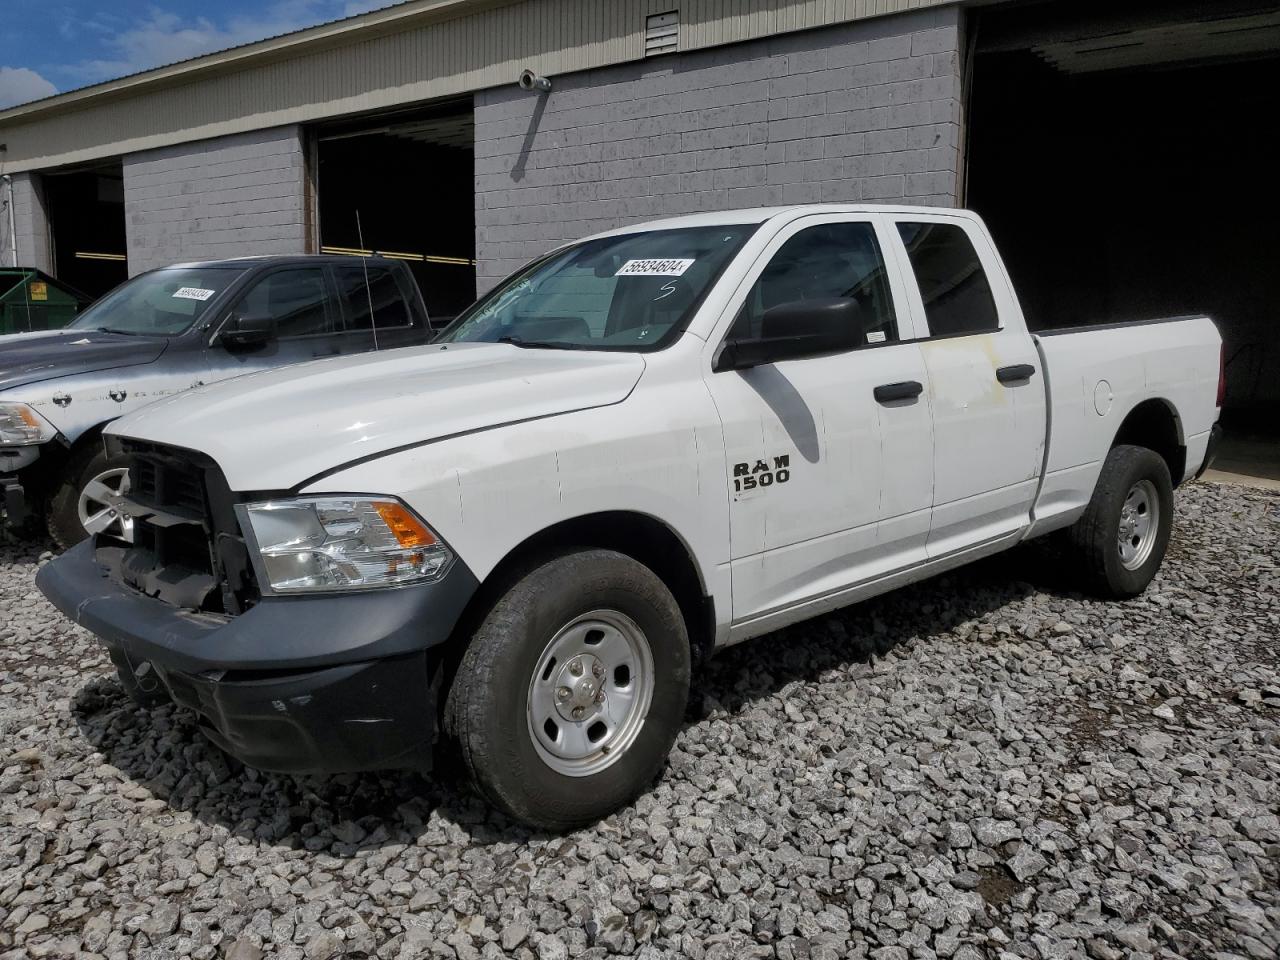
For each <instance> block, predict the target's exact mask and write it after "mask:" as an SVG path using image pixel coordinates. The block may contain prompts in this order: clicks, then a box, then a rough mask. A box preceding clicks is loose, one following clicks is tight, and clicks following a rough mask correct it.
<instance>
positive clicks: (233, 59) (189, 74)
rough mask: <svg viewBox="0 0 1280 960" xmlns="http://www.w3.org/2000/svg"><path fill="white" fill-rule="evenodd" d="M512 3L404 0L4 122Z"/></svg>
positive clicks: (48, 103) (57, 101)
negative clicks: (403, 0) (390, 5)
mask: <svg viewBox="0 0 1280 960" xmlns="http://www.w3.org/2000/svg"><path fill="white" fill-rule="evenodd" d="M514 2H517V0H405V2H403V3H398V4H396V5H395V6H392V7H385V8H383V9H381V10H371V11H370V12H368V13H361V14H357V15H356V16H353V17H346V18H344V19H342V20H332V21H330V22H328V23H322V24H319V25H317V26H314V27H307V28H306V29H303V30H297V31H295V32H293V33H285V34H281V35H279V36H276V37H268V38H267V39H265V40H258V41H255V42H253V43H246V44H242V45H240V46H238V47H230V48H228V49H226V50H218V51H215V52H213V53H206V54H204V55H203V56H199V57H193V58H191V59H189V60H181V61H179V62H177V63H171V64H167V65H165V66H162V67H155V68H153V69H151V70H143V71H142V72H140V73H132V74H129V75H128V76H125V77H119V78H117V79H115V80H107V81H105V82H103V83H96V84H94V85H92V86H89V87H80V88H78V89H75V90H68V91H67V92H66V93H56V94H54V95H53V96H51V97H45V98H43V99H41V100H33V101H31V102H30V103H23V104H19V105H18V106H16V107H9V108H8V109H6V110H0V124H6V123H9V122H12V121H18V122H23V123H25V122H29V121H33V120H40V119H43V118H45V117H50V116H55V115H57V114H59V113H65V112H68V111H72V110H80V109H83V108H84V107H87V106H92V105H95V104H97V103H105V102H109V101H111V100H119V99H123V98H127V97H132V96H136V95H137V94H139V93H143V92H146V91H149V90H157V89H163V88H164V87H168V86H176V85H179V84H185V83H190V82H192V81H193V80H198V79H202V78H204V77H206V76H213V75H217V74H220V73H227V72H231V71H235V70H240V69H243V68H245V67H247V66H256V65H259V64H266V63H271V62H273V61H278V60H287V59H289V58H291V57H295V56H300V55H303V54H308V53H315V52H319V51H321V50H325V49H327V48H330V47H335V46H340V45H342V44H348V43H353V42H356V41H357V40H364V39H373V38H374V37H380V36H383V35H385V34H388V33H394V32H396V31H397V30H403V29H407V28H409V27H417V26H423V25H426V24H429V23H431V22H434V21H441V20H449V19H452V18H453V17H457V16H461V15H462V14H466V13H473V12H476V11H479V10H483V9H485V8H487V7H499V6H503V5H505V4H509V3H514Z"/></svg>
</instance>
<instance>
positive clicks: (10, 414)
mask: <svg viewBox="0 0 1280 960" xmlns="http://www.w3.org/2000/svg"><path fill="white" fill-rule="evenodd" d="M57 435H58V431H57V430H56V429H54V427H53V425H52V424H51V423H49V421H48V420H46V419H45V418H44V417H42V416H40V414H38V413H36V412H35V411H34V410H32V409H31V408H30V407H28V406H27V405H26V404H25V403H0V444H6V445H8V446H19V447H26V446H30V445H31V444H33V443H45V442H47V441H49V440H52V439H53V438H54V437H56V436H57Z"/></svg>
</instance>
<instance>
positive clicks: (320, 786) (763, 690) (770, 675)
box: [72, 543, 1069, 869]
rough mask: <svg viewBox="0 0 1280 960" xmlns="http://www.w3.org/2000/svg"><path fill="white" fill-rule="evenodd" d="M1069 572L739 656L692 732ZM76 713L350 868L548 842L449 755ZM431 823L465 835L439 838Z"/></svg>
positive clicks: (973, 587) (202, 798) (182, 795)
mask: <svg viewBox="0 0 1280 960" xmlns="http://www.w3.org/2000/svg"><path fill="white" fill-rule="evenodd" d="M1060 570H1061V566H1060V565H1059V563H1058V557H1057V550H1056V548H1055V546H1054V545H1053V544H1052V543H1050V544H1040V543H1036V544H1029V545H1027V546H1025V547H1022V548H1019V549H1017V550H1014V551H1011V552H1010V553H1007V554H1003V555H1000V556H997V557H994V558H992V559H989V560H986V561H982V562H979V563H976V564H974V565H972V566H970V567H967V568H964V569H963V570H961V571H959V572H957V573H952V574H950V575H948V576H945V577H941V578H938V579H935V580H930V581H926V582H925V583H922V584H917V585H915V586H912V587H907V588H904V589H902V590H899V591H895V592H894V593H891V594H887V595H885V596H883V597H880V598H877V599H874V600H870V601H867V602H865V603H861V604H858V605H856V606H854V607H849V608H846V609H844V610H839V611H836V612H834V613H832V614H828V615H826V616H824V617H819V618H817V619H815V620H811V621H807V622H805V623H801V624H797V625H795V626H792V627H788V628H786V629H784V630H780V631H777V632H775V633H771V634H768V635H767V636H764V637H760V638H757V639H755V640H752V641H750V642H748V643H744V644H742V645H741V646H737V647H734V648H732V649H730V650H727V651H725V652H724V653H722V654H720V655H718V656H716V657H714V658H712V660H711V661H710V662H708V663H706V664H704V665H702V667H701V668H700V671H699V675H698V678H697V681H696V684H695V689H696V690H697V691H698V693H697V694H695V695H694V696H693V697H692V698H691V701H690V704H689V709H688V713H687V715H686V720H685V722H686V725H689V724H697V723H700V722H702V721H704V720H705V719H706V718H707V717H708V716H709V715H710V714H711V713H712V712H713V711H714V710H717V709H724V710H728V711H729V712H730V713H736V712H738V711H740V710H742V709H743V708H745V707H748V706H750V704H751V703H753V702H755V701H758V700H761V699H765V698H769V697H773V696H777V695H779V694H783V695H785V694H786V693H787V691H788V687H789V686H790V685H792V684H794V683H796V682H800V683H804V682H806V681H811V680H815V679H817V678H818V677H820V676H821V675H822V674H823V673H824V672H826V671H828V670H831V669H833V668H837V667H841V666H845V665H848V664H851V663H863V664H868V667H869V668H871V666H872V664H873V658H874V657H875V656H877V655H883V654H886V653H888V652H889V651H890V650H892V649H893V648H894V647H895V646H897V645H898V644H900V643H903V642H907V641H909V640H915V641H918V642H922V643H929V642H930V641H931V640H932V639H934V638H936V637H939V636H941V635H942V634H945V633H946V632H948V631H949V630H951V629H953V628H954V627H956V626H957V625H958V624H960V623H963V622H964V621H967V620H972V619H977V618H980V617H982V616H983V615H985V614H987V613H990V612H991V611H993V610H996V609H998V608H1000V607H1002V606H1004V605H1005V604H1007V603H1010V602H1012V601H1015V600H1017V599H1020V598H1022V597H1024V596H1026V595H1027V594H1028V593H1031V592H1033V591H1040V592H1047V593H1054V594H1059V595H1062V596H1068V595H1069V594H1067V593H1065V592H1061V593H1060V592H1059V590H1058V589H1057V585H1059V584H1061V583H1062V582H1063V578H1062V577H1061V576H1060V575H1059V573H1058V571H1060ZM72 711H73V714H74V716H75V718H76V721H77V723H78V725H79V728H80V731H81V733H82V734H83V736H84V737H85V739H86V740H87V741H88V742H89V743H90V744H92V746H93V747H94V748H95V749H96V750H98V751H99V752H100V753H101V754H102V755H103V757H104V758H105V762H106V763H108V764H110V765H111V766H113V767H115V768H116V769H117V770H119V771H120V773H121V774H122V775H123V776H124V777H125V778H127V780H128V781H132V782H134V783H136V784H139V785H141V786H144V787H145V788H146V789H147V790H148V791H149V792H150V793H151V794H152V795H153V796H154V797H156V798H158V799H160V800H163V801H164V802H165V803H166V804H167V805H168V807H169V809H170V810H173V811H184V812H189V813H190V814H191V815H192V816H194V817H196V818H198V819H200V820H201V821H203V822H205V823H208V824H210V825H214V826H222V827H224V828H225V829H226V830H227V831H229V832H230V833H231V834H232V835H233V836H237V837H240V838H242V839H244V840H246V841H251V842H265V843H270V844H273V845H277V846H284V847H288V848H292V849H304V850H312V851H317V852H319V851H324V852H327V853H329V854H332V855H335V856H339V857H350V856H353V855H355V854H356V853H357V852H358V851H360V850H362V849H365V850H367V849H380V848H383V847H387V846H391V845H396V844H413V843H415V842H417V841H418V839H419V838H420V837H421V836H422V834H423V833H424V832H426V831H427V830H429V829H432V830H435V831H436V832H437V833H438V834H439V836H435V835H433V836H432V837H431V838H429V840H428V841H427V842H429V843H431V844H433V845H434V844H439V845H451V844H452V845H457V844H463V845H473V844H482V845H487V844H494V843H522V842H524V841H527V840H530V839H535V838H537V837H538V836H539V834H537V833H534V832H531V831H529V830H528V829H526V828H524V827H521V826H520V825H518V824H514V823H512V822H511V821H509V820H507V819H506V818H505V817H503V816H502V815H501V814H498V813H496V812H493V811H491V810H490V809H489V808H488V807H487V805H486V804H485V803H484V802H483V801H481V800H480V799H479V798H478V797H477V796H476V795H475V794H474V793H473V792H472V791H471V790H470V789H469V787H468V786H467V785H466V780H465V776H464V774H463V771H462V769H461V764H460V762H459V761H458V760H457V758H456V757H454V756H453V755H451V754H450V753H449V752H448V751H441V756H440V758H439V760H438V761H437V762H438V766H437V768H436V770H435V771H434V772H433V773H432V775H431V776H430V778H427V777H423V776H420V775H417V774H412V773H400V772H390V773H365V774H349V775H342V776H330V777H295V776H285V775H276V774H267V773H262V772H260V771H257V770H253V769H249V768H246V767H244V766H242V765H240V764H238V763H237V762H236V761H234V760H231V759H229V758H228V757H226V756H225V755H224V754H223V753H222V752H221V751H220V750H218V749H217V748H216V747H214V746H213V745H212V744H210V743H209V742H208V741H206V740H205V739H204V738H203V736H202V735H201V734H200V732H199V727H198V725H197V723H196V721H195V718H194V715H193V714H190V713H188V712H187V711H186V710H183V709H181V708H177V707H173V706H165V707H160V708H157V709H154V710H150V711H148V710H144V709H142V708H139V707H137V706H135V705H134V703H133V701H131V700H129V699H128V697H127V696H126V695H125V694H124V692H123V690H122V689H121V688H120V685H119V684H118V683H117V682H116V680H115V678H114V677H99V678H97V679H94V680H91V681H90V682H88V683H87V684H85V686H84V687H82V688H81V689H80V691H79V692H78V693H77V695H76V696H75V698H74V700H73V703H72ZM122 789H127V784H126V785H124V787H122ZM433 811H438V812H439V813H440V814H441V815H442V817H443V819H444V820H446V821H449V822H451V823H452V824H456V825H457V828H458V829H449V828H445V829H443V830H441V828H440V827H439V826H430V827H429V826H428V820H429V819H430V815H431V813H432V812H433ZM437 823H438V821H437ZM554 849H555V848H554V845H553V847H552V848H550V850H551V853H550V855H554ZM512 858H513V859H514V854H512ZM499 869H502V865H501V864H499Z"/></svg>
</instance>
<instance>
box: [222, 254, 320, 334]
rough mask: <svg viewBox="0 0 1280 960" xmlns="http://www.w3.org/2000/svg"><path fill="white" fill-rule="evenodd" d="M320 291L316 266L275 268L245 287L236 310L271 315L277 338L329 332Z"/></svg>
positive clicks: (253, 314) (246, 313) (244, 312)
mask: <svg viewBox="0 0 1280 960" xmlns="http://www.w3.org/2000/svg"><path fill="white" fill-rule="evenodd" d="M324 291H325V287H324V271H323V270H322V269H321V268H320V267H296V268H293V269H289V270H276V271H275V272H273V273H269V274H267V275H266V276H265V277H263V278H262V279H261V280H259V281H258V282H257V283H255V284H254V285H253V286H252V287H250V288H249V290H248V292H247V293H245V295H244V297H243V298H242V299H241V301H240V306H239V307H238V308H237V312H238V313H239V314H240V315H241V316H244V317H272V318H273V319H274V320H275V321H276V332H277V335H278V336H279V337H280V338H281V339H284V338H287V337H306V336H312V335H314V334H322V333H332V332H333V328H332V325H331V323H330V315H329V312H328V311H327V310H326V309H325V292H324Z"/></svg>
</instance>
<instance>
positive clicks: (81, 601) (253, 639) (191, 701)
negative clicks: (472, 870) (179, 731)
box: [36, 542, 477, 773]
mask: <svg viewBox="0 0 1280 960" xmlns="http://www.w3.org/2000/svg"><path fill="white" fill-rule="evenodd" d="M36 585H37V586H38V587H39V588H40V590H41V592H42V593H44V595H45V596H46V597H48V598H49V600H50V601H51V602H52V603H53V604H54V606H56V607H57V608H58V609H59V610H60V611H62V613H63V614H65V615H66V616H67V617H69V618H70V619H72V620H74V621H75V622H76V623H78V624H80V625H81V626H83V627H85V628H87V629H88V630H90V631H92V632H93V633H95V634H97V636H98V637H99V638H100V639H101V640H102V641H103V642H104V643H105V644H106V645H107V647H108V648H109V649H110V651H111V653H112V655H113V658H114V659H116V660H117V662H119V661H120V659H121V658H123V659H124V660H125V661H126V662H127V664H128V665H129V666H130V667H131V668H132V669H133V670H134V671H135V672H137V671H139V669H140V668H141V666H142V664H144V663H146V664H149V665H150V667H151V669H150V670H149V671H142V672H143V673H144V674H151V675H152V676H154V677H155V679H156V680H157V681H158V682H159V683H160V684H162V685H163V687H164V688H165V691H166V692H167V693H168V694H169V696H170V697H172V698H173V700H174V701H176V702H177V703H180V704H182V705H183V706H186V707H189V708H191V709H192V710H194V711H195V712H196V713H197V714H198V715H199V716H200V719H201V722H202V727H203V729H204V731H205V733H206V734H207V736H208V737H209V738H210V739H211V740H212V741H213V742H214V743H216V744H217V745H218V746H219V747H221V748H222V749H224V750H226V752H227V753H230V754H231V755H232V756H234V757H236V758H237V759H239V760H241V761H242V762H244V763H246V764H248V765H250V766H253V767H258V768H259V769H263V770H271V771H278V772H286V773H336V772H350V771H357V770H373V769H386V768H405V767H409V768H417V769H426V768H428V767H429V766H430V759H431V745H432V743H433V741H434V737H435V732H436V731H435V717H436V710H435V702H434V694H433V691H432V689H431V681H432V678H431V677H430V676H429V671H428V657H427V651H428V650H429V649H431V648H432V647H434V646H437V645H439V644H441V643H443V642H444V641H445V640H447V639H448V637H449V636H450V634H451V633H452V631H453V627H454V625H455V624H456V623H457V621H458V618H459V617H460V616H461V614H462V611H463V609H464V608H465V606H466V604H467V602H468V601H469V600H470V599H471V597H472V595H473V594H474V593H475V590H476V588H477V584H476V581H475V578H474V577H473V576H472V575H471V572H470V571H469V570H468V569H467V568H466V567H465V566H464V565H463V564H462V563H460V562H455V563H454V566H453V569H451V570H450V572H449V574H448V576H446V577H445V578H444V579H443V580H441V581H439V582H438V583H432V584H420V585H415V586H408V587H400V588H396V589H390V590H378V591H369V592H367V593H351V594H328V595H316V596H311V597H288V598H283V597H264V598H263V599H262V600H261V601H260V602H259V603H258V604H257V605H256V606H254V607H252V608H251V609H250V610H248V611H246V612H245V613H243V614H241V615H240V616H238V617H222V616H212V615H209V614H200V613H193V612H191V611H187V610H182V609H179V608H177V607H174V606H171V605H170V604H167V603H164V602H163V601H160V600H156V599H153V598H151V597H148V596H146V595H144V594H142V593H139V592H137V591H134V590H132V589H130V588H128V587H125V586H123V585H122V584H120V583H118V582H116V581H115V580H113V579H111V578H110V577H108V576H107V574H106V570H105V567H104V566H102V565H101V564H99V563H98V561H97V560H96V558H95V556H94V545H93V543H92V542H85V543H82V544H80V545H79V546H77V547H74V548H73V549H71V550H69V551H68V552H67V553H65V554H63V555H62V556H61V557H58V558H57V559H56V560H53V561H51V562H50V563H48V564H46V565H45V566H44V567H42V568H41V570H40V572H39V573H38V574H37V576H36Z"/></svg>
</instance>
